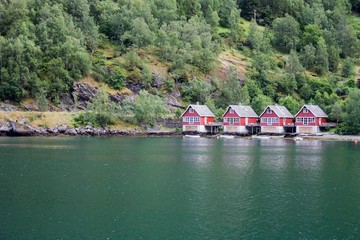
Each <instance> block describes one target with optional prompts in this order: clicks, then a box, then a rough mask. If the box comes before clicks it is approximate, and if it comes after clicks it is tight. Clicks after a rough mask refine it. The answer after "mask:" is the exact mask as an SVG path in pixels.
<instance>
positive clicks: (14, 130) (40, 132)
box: [0, 122, 182, 137]
mask: <svg viewBox="0 0 360 240" xmlns="http://www.w3.org/2000/svg"><path fill="white" fill-rule="evenodd" d="M0 136H8V137H21V136H182V133H181V132H177V131H142V130H134V131H129V130H116V129H107V128H96V127H92V126H86V127H77V128H70V127H67V126H58V127H54V128H49V127H44V128H34V127H32V126H30V125H27V124H19V123H17V122H9V124H8V125H7V126H6V125H0Z"/></svg>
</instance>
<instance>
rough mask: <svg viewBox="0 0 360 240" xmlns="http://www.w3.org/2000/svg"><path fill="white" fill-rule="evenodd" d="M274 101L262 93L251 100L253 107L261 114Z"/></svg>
mask: <svg viewBox="0 0 360 240" xmlns="http://www.w3.org/2000/svg"><path fill="white" fill-rule="evenodd" d="M273 103H274V102H273V100H272V99H271V98H269V97H268V96H265V95H263V94H260V95H258V96H256V97H255V98H254V99H253V100H252V101H251V107H252V108H253V109H254V111H255V112H256V113H257V114H261V113H262V112H263V111H264V109H265V107H266V106H268V105H271V104H273Z"/></svg>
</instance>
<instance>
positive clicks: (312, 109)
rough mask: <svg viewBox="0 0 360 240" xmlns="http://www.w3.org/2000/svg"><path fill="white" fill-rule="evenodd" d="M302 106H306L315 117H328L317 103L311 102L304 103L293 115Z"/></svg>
mask: <svg viewBox="0 0 360 240" xmlns="http://www.w3.org/2000/svg"><path fill="white" fill-rule="evenodd" d="M304 107H306V108H307V109H308V110H309V111H310V112H312V114H314V116H315V117H324V118H327V117H328V115H326V113H325V112H324V111H323V110H322V109H321V108H320V107H319V106H318V105H312V104H305V105H304V106H303V107H302V108H301V109H300V111H299V112H298V113H297V114H296V115H295V116H297V115H298V114H299V113H300V112H301V111H302V110H303V109H304Z"/></svg>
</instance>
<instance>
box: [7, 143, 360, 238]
mask: <svg viewBox="0 0 360 240" xmlns="http://www.w3.org/2000/svg"><path fill="white" fill-rule="evenodd" d="M359 153H360V145H354V144H353V143H352V142H321V141H301V142H294V141H291V140H248V139H195V138H193V139H182V138H81V137H74V138H70V137H68V138H0V239H1V240H3V239H359V238H360V229H359V228H360V157H359V156H360V155H359Z"/></svg>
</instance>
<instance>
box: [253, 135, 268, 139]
mask: <svg viewBox="0 0 360 240" xmlns="http://www.w3.org/2000/svg"><path fill="white" fill-rule="evenodd" d="M251 138H253V139H270V138H271V137H270V136H266V135H253V136H251Z"/></svg>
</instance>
